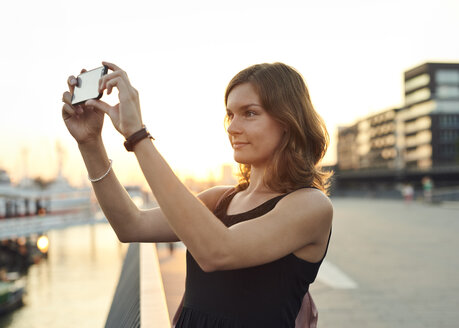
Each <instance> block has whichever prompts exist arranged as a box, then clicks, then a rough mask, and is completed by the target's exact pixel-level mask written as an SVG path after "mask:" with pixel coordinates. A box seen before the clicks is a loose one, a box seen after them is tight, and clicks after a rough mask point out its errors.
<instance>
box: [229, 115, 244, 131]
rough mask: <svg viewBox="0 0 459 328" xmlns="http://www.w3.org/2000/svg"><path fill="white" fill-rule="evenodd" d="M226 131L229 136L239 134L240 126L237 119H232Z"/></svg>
mask: <svg viewBox="0 0 459 328" xmlns="http://www.w3.org/2000/svg"><path fill="white" fill-rule="evenodd" d="M227 131H228V133H229V134H239V133H241V124H240V123H239V121H238V119H237V118H236V117H234V118H233V119H232V120H231V122H230V123H229V125H228V128H227Z"/></svg>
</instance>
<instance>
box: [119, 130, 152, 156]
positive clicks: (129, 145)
mask: <svg viewBox="0 0 459 328" xmlns="http://www.w3.org/2000/svg"><path fill="white" fill-rule="evenodd" d="M145 138H150V139H153V140H155V138H153V137H152V136H151V134H150V132H148V130H147V128H146V127H145V125H144V126H143V128H142V129H140V130H139V131H137V132H136V133H134V134H133V135H131V136H129V137H128V138H127V139H126V141H125V142H124V147H126V150H127V151H134V146H135V145H136V144H137V143H138V142H139V141H141V140H143V139H145Z"/></svg>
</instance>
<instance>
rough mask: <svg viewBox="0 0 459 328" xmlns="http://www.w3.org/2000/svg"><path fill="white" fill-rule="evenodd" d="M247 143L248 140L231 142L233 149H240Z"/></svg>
mask: <svg viewBox="0 0 459 328" xmlns="http://www.w3.org/2000/svg"><path fill="white" fill-rule="evenodd" d="M248 144H249V143H248V142H233V149H240V148H242V147H244V146H247V145H248Z"/></svg>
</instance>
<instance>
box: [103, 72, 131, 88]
mask: <svg viewBox="0 0 459 328" xmlns="http://www.w3.org/2000/svg"><path fill="white" fill-rule="evenodd" d="M116 78H121V79H123V80H124V81H125V82H126V85H130V84H131V83H130V82H129V79H128V76H127V74H126V72H125V71H116V72H113V73H110V74H107V75H104V76H102V77H101V78H100V80H99V91H100V92H103V91H104V90H105V89H107V83H108V82H109V81H110V80H112V79H116Z"/></svg>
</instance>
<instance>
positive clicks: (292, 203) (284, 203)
mask: <svg viewBox="0 0 459 328" xmlns="http://www.w3.org/2000/svg"><path fill="white" fill-rule="evenodd" d="M279 207H281V208H283V209H284V210H288V209H294V210H295V211H296V212H297V213H298V214H300V216H302V217H304V218H307V219H308V220H313V221H319V222H320V225H324V226H330V224H331V221H332V219H333V205H332V202H331V201H330V198H328V196H327V195H325V194H324V193H323V192H322V191H320V190H318V189H315V188H302V189H299V190H296V191H294V192H292V193H291V194H289V195H287V196H286V197H284V198H283V199H282V200H281V201H280V202H279ZM319 222H317V223H319Z"/></svg>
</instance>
